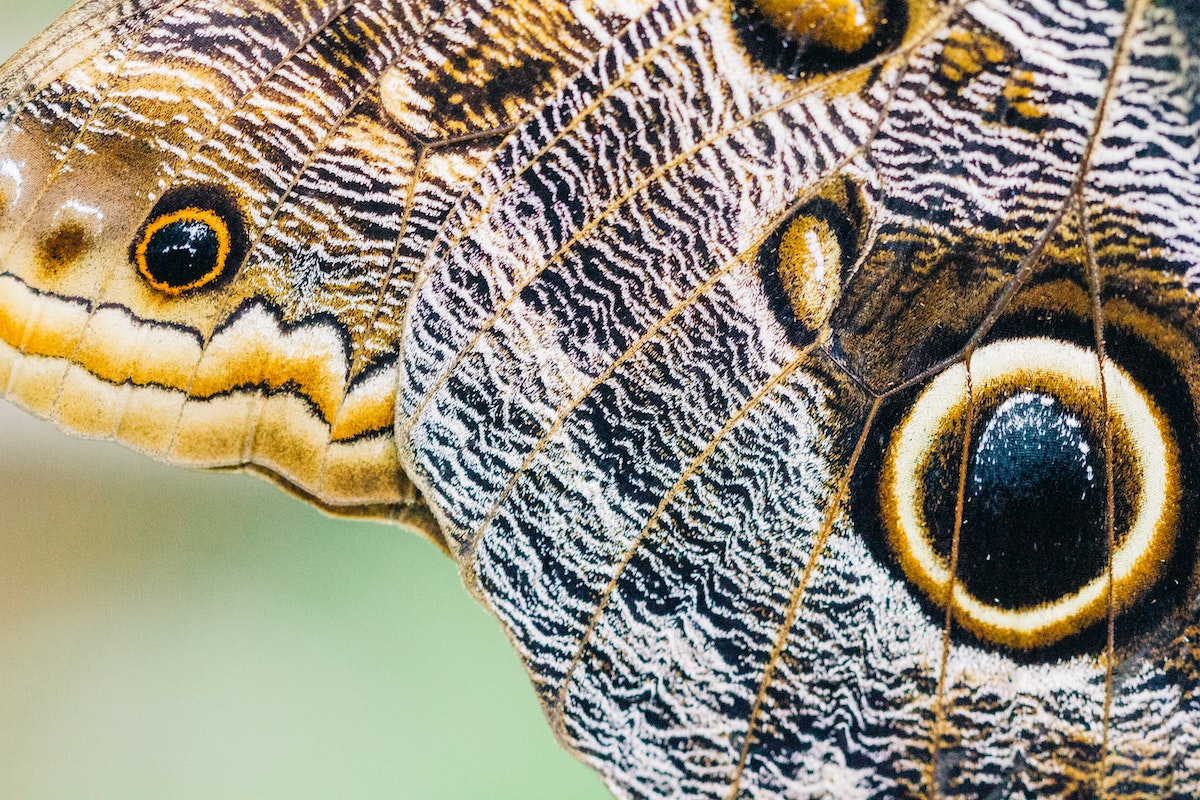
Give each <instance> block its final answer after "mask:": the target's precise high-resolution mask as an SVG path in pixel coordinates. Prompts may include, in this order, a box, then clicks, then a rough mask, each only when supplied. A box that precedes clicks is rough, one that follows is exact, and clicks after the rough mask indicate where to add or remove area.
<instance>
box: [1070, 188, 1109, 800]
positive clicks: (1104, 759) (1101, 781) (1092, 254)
mask: <svg viewBox="0 0 1200 800" xmlns="http://www.w3.org/2000/svg"><path fill="white" fill-rule="evenodd" d="M1083 195H1084V193H1083V192H1082V191H1081V192H1080V193H1079V198H1078V200H1077V202H1076V208H1077V209H1078V210H1077V212H1076V213H1077V214H1078V215H1079V230H1080V236H1082V238H1083V251H1084V255H1085V257H1086V259H1087V282H1088V296H1089V299H1090V300H1091V312H1092V328H1093V333H1094V335H1095V338H1096V362H1097V363H1096V367H1097V370H1098V372H1099V373H1100V412H1101V413H1100V421H1101V425H1102V426H1103V428H1102V437H1103V446H1104V528H1105V534H1106V536H1107V540H1106V547H1107V561H1106V563H1105V567H1104V568H1105V571H1106V572H1107V574H1108V587H1107V594H1108V603H1107V604H1108V613H1107V619H1106V620H1105V628H1106V630H1105V641H1104V727H1103V731H1102V733H1101V738H1100V760H1099V763H1098V764H1097V771H1098V774H1097V776H1096V784H1097V786H1098V787H1099V796H1100V798H1104V797H1105V795H1106V790H1107V786H1106V782H1107V776H1108V761H1109V742H1108V737H1109V728H1110V726H1111V724H1112V700H1113V664H1114V659H1115V656H1114V649H1115V644H1114V638H1115V636H1114V629H1115V626H1116V614H1117V610H1116V607H1115V606H1114V605H1113V555H1114V553H1115V552H1116V549H1117V540H1116V530H1115V523H1116V520H1115V515H1116V505H1115V502H1116V501H1115V497H1114V487H1113V433H1112V418H1111V416H1112V415H1111V411H1110V404H1109V400H1108V377H1107V375H1106V370H1105V367H1106V366H1107V364H1108V355H1107V353H1106V352H1105V344H1104V303H1103V300H1102V299H1101V290H1102V288H1103V283H1102V280H1103V279H1102V277H1101V275H1100V264H1099V261H1098V260H1097V258H1096V243H1095V240H1094V238H1093V235H1092V226H1091V223H1090V222H1089V221H1088V213H1087V207H1086V204H1085V203H1084V197H1083Z"/></svg>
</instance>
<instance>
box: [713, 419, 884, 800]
mask: <svg viewBox="0 0 1200 800" xmlns="http://www.w3.org/2000/svg"><path fill="white" fill-rule="evenodd" d="M881 402H882V400H881V399H879V398H876V399H875V401H874V402H872V403H871V407H870V410H869V411H867V416H866V419H865V420H864V421H863V425H862V431H861V433H859V435H858V441H857V442H855V445H854V452H853V453H851V455H850V460H849V461H848V462H847V464H846V468H845V470H844V471H843V473H842V475H841V476H840V478H839V479H838V485H837V491H836V492H835V493H834V496H833V500H832V502H831V503H830V504H829V507H828V508H827V509H826V511H825V517H824V519H823V520H822V522H821V527H820V529H819V530H818V531H817V535H816V536H815V537H814V538H813V544H812V549H811V550H810V551H809V553H808V559H807V561H806V563H805V565H804V571H803V572H802V573H801V574H800V577H799V579H798V581H797V582H796V585H795V586H794V587H792V594H791V598H790V600H789V601H788V606H787V611H786V612H785V614H784V617H783V622H782V624H781V625H780V626H779V630H778V632H777V633H776V635H775V644H774V646H772V648H771V652H770V654H769V655H768V656H767V661H766V664H765V666H764V668H763V674H762V678H761V680H760V681H759V684H758V692H757V694H756V695H755V697H754V703H753V704H752V705H751V707H750V714H749V717H748V718H747V720H746V733H745V738H744V739H743V740H742V748H741V752H740V753H739V754H738V760H737V765H736V766H735V767H734V769H733V772H732V773H731V774H730V776H729V800H738V797H739V796H740V793H741V784H742V773H743V772H744V770H745V768H746V761H747V759H748V758H749V757H750V748H751V746H752V745H753V744H754V731H755V729H756V727H757V726H758V722H759V719H760V718H761V715H762V708H763V703H764V702H765V701H766V698H767V692H768V690H769V689H770V687H771V681H772V680H773V679H774V677H775V671H776V668H777V667H778V665H779V659H781V658H782V657H783V653H784V651H785V650H786V649H787V640H788V636H789V635H790V633H791V629H792V624H793V623H794V622H795V621H796V616H797V615H798V613H799V611H800V602H801V600H802V598H803V597H804V594H805V589H807V588H808V582H809V581H810V580H811V579H812V576H813V573H815V572H816V569H817V562H818V561H819V560H820V558H821V554H822V553H823V552H824V551H825V544H826V543H827V542H828V541H829V537H830V536H831V535H832V534H833V527H834V525H836V524H837V521H838V519H839V518H840V517H841V513H842V508H843V507H844V505H845V502H846V498H847V496H848V495H849V493H850V480H851V478H853V476H854V468H855V467H856V466H857V465H858V459H859V457H860V456H861V455H862V451H863V447H864V446H865V445H866V442H867V436H868V435H869V434H870V432H871V428H872V426H873V425H874V422H875V414H876V412H878V411H879V405H880V403H881Z"/></svg>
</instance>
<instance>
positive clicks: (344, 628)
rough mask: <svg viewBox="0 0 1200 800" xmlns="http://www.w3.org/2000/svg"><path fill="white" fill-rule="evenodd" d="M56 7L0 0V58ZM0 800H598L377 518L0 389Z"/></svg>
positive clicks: (508, 674)
mask: <svg viewBox="0 0 1200 800" xmlns="http://www.w3.org/2000/svg"><path fill="white" fill-rule="evenodd" d="M68 5H69V3H67V2H64V0H39V1H38V2H31V1H30V0H0V59H3V58H7V56H8V55H9V54H10V53H11V52H13V51H14V50H16V49H17V48H18V47H19V46H20V45H21V44H23V43H24V41H25V40H27V39H28V38H29V37H31V36H33V35H34V34H35V33H37V31H38V30H40V29H41V28H43V27H45V26H46V25H47V24H48V23H49V22H50V21H51V20H52V19H53V18H54V17H55V16H56V15H57V14H58V13H60V12H61V11H62V10H64V9H65V8H66V7H67V6H68ZM0 552H2V555H0V797H3V798H6V800H26V799H29V800H55V799H56V798H63V799H64V800H83V799H85V798H86V799H88V800H91V799H92V798H122V800H137V799H138V798H147V799H148V800H186V799H187V798H222V799H223V800H232V799H233V798H248V799H253V800H266V799H267V798H288V800H300V799H301V798H334V797H337V798H428V799H429V800H453V799H454V798H471V800H492V799H493V798H495V799H500V798H522V800H532V799H534V798H554V799H555V800H586V799H587V798H597V799H599V798H608V797H610V795H609V794H608V793H607V792H606V791H605V790H604V788H603V786H602V784H601V783H600V781H599V780H598V779H597V778H596V777H595V776H594V775H593V774H592V772H591V771H590V770H589V769H588V768H586V767H584V766H583V765H581V764H579V763H577V762H576V761H574V760H573V759H572V758H571V757H570V756H569V755H567V754H566V753H565V752H563V751H561V750H559V749H558V747H557V745H556V744H555V743H554V740H553V738H552V736H551V734H550V731H549V727H548V726H547V725H546V723H545V721H544V719H543V717H542V714H541V710H540V709H539V707H538V704H537V701H536V700H535V698H534V694H533V690H532V689H531V688H530V686H529V683H528V681H527V679H526V678H525V675H524V672H523V670H522V669H521V666H520V664H519V662H518V660H517V657H516V655H515V653H514V652H513V651H512V649H511V648H510V647H509V646H508V643H507V642H506V640H505V638H504V636H503V634H502V633H501V631H500V627H499V625H498V624H497V623H496V621H495V620H494V619H492V618H491V616H490V615H488V614H487V613H486V612H485V611H484V610H483V609H481V608H480V607H479V606H477V605H476V604H475V602H474V601H473V600H472V599H471V598H470V596H469V595H468V594H467V592H466V590H465V589H463V587H462V585H461V583H460V581H459V578H458V574H457V572H456V571H455V569H454V566H453V564H452V563H451V562H450V560H449V559H447V558H446V557H445V556H443V555H442V554H441V553H439V552H438V551H437V550H436V549H435V548H434V547H433V546H432V545H430V544H428V543H426V542H425V541H424V540H422V539H420V538H418V537H417V536H415V535H412V534H410V533H407V532H405V531H402V530H399V529H397V528H393V527H388V526H384V525H378V524H371V523H361V522H360V523H352V522H344V521H339V520H333V519H329V518H327V517H324V516H322V515H321V514H319V513H318V512H316V511H314V510H312V509H310V508H309V507H307V506H306V505H304V504H303V503H301V502H300V501H298V500H294V499H292V498H290V497H288V496H286V495H285V494H284V493H283V492H281V491H279V490H278V489H276V488H274V487H273V486H270V485H268V484H266V483H264V482H262V481H259V480H257V479H255V478H251V477H248V476H244V475H218V474H207V473H197V472H191V471H187V470H181V469H176V468H170V467H166V466H162V465H159V464H156V463H154V462H152V461H150V460H149V459H146V458H144V457H141V456H139V455H136V454H133V453H130V452H127V451H125V450H123V449H122V448H119V447H116V446H113V445H108V444H102V443H96V442H81V441H76V440H72V439H68V438H67V437H65V436H64V435H62V434H60V433H58V432H57V431H56V430H54V429H53V428H51V427H50V426H48V425H45V424H43V423H39V422H36V421H34V420H33V419H32V418H30V417H29V416H27V415H25V414H23V413H22V412H20V411H18V410H16V409H14V408H13V407H11V406H9V405H8V404H6V403H4V402H2V401H0Z"/></svg>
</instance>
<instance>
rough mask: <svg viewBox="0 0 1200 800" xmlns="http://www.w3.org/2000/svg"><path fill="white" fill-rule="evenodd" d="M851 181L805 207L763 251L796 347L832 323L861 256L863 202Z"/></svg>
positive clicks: (766, 280)
mask: <svg viewBox="0 0 1200 800" xmlns="http://www.w3.org/2000/svg"><path fill="white" fill-rule="evenodd" d="M859 194H860V193H859V191H858V187H856V186H855V185H854V184H853V183H851V182H850V181H839V182H835V183H833V184H832V185H831V186H830V187H829V188H828V189H827V190H826V191H825V192H823V193H822V194H821V195H820V196H818V197H816V198H814V199H812V200H810V201H809V202H807V203H805V204H804V205H803V206H801V208H800V209H799V210H797V211H796V212H795V213H794V214H792V216H791V217H790V218H789V219H788V220H787V221H785V222H784V223H783V224H782V225H780V226H779V228H778V229H777V230H776V231H775V233H773V234H772V235H771V236H770V237H769V238H768V239H767V240H766V241H765V242H764V243H763V245H762V247H761V248H760V249H759V253H758V262H759V273H760V275H761V277H762V281H763V286H764V288H765V291H766V294H767V297H768V300H769V302H770V304H771V307H772V309H773V310H774V311H775V316H776V318H777V319H778V320H779V322H780V324H781V325H782V326H783V327H784V329H785V330H786V331H787V332H788V336H789V338H790V339H791V340H792V343H793V344H795V345H797V346H799V345H802V344H805V343H807V342H809V341H812V340H813V338H815V337H816V335H817V334H818V332H819V331H820V329H821V328H823V327H824V326H825V325H826V323H827V322H828V321H829V316H830V314H831V313H832V312H833V308H834V305H835V304H836V302H837V299H838V293H839V291H840V289H841V284H842V275H843V274H845V272H846V271H847V270H848V269H850V267H851V266H852V265H853V263H854V262H855V260H856V259H857V258H858V254H859V252H858V251H859V239H860V238H861V236H862V227H863V214H862V199H861V197H860V196H859Z"/></svg>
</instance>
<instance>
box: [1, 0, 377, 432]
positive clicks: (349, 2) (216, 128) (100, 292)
mask: <svg viewBox="0 0 1200 800" xmlns="http://www.w3.org/2000/svg"><path fill="white" fill-rule="evenodd" d="M357 1H358V0H345V3H344V5H342V6H339V8H338V10H337V11H336V12H335V13H334V14H333V15H332V16H331V17H330V19H331V20H333V19H336V18H337V17H339V16H341V15H342V14H344V13H346V11H347V10H348V9H349V8H350V7H351V6H353V5H354V3H355V2H357ZM157 21H158V20H157V19H156V20H155V22H157ZM327 27H328V23H326V24H324V25H322V26H321V27H319V28H314V30H313V32H312V33H311V34H310V35H309V36H308V37H307V38H305V39H304V40H303V41H302V42H299V43H297V46H296V47H295V48H293V49H292V50H291V51H290V52H289V53H288V54H287V56H285V57H284V58H283V59H282V60H281V61H280V62H279V63H277V64H275V65H274V66H273V67H272V68H271V69H270V70H268V71H267V72H266V73H265V74H264V75H263V77H262V78H261V79H260V80H259V81H258V82H257V83H256V84H255V85H254V86H253V87H250V88H248V89H247V90H246V91H245V92H244V93H243V94H242V95H241V96H240V97H239V98H238V101H237V102H236V103H234V104H233V105H232V106H230V107H229V108H228V109H227V110H226V112H225V113H224V114H223V115H222V116H221V118H220V119H219V120H218V121H217V122H216V123H215V124H214V125H213V126H212V127H211V128H210V130H211V131H212V134H211V135H210V137H209V138H208V139H199V140H197V141H195V142H193V143H192V146H191V147H189V148H188V150H187V152H186V154H185V155H184V156H183V157H182V158H181V159H180V161H179V167H180V168H182V167H183V166H186V165H187V164H188V163H190V162H191V160H192V158H194V157H195V155H196V154H197V153H198V152H200V150H201V149H202V148H203V147H204V146H205V145H206V144H208V143H209V142H211V141H212V136H213V135H215V134H217V133H219V132H220V131H221V129H222V128H223V127H224V126H225V125H226V123H228V121H229V120H230V119H231V118H232V117H233V116H234V115H235V114H236V113H237V112H238V111H239V110H240V109H242V108H243V106H244V104H245V103H246V102H247V100H248V98H250V97H251V96H253V95H254V94H255V93H256V92H258V91H259V90H260V89H262V87H263V86H265V85H266V84H267V82H268V81H270V80H271V79H272V78H273V77H274V76H275V75H277V74H278V73H279V70H280V69H281V68H282V67H283V66H284V65H286V64H288V63H290V62H291V60H292V59H293V58H294V57H295V56H296V55H297V54H298V53H300V52H301V51H302V50H303V49H304V48H306V47H308V46H309V45H310V44H311V43H312V42H313V41H314V40H315V39H316V38H317V37H318V36H320V35H321V33H322V32H323V31H324V30H325V28H327ZM152 29H153V23H152V24H150V25H148V26H147V27H146V28H145V29H144V30H143V31H141V33H140V35H139V37H138V41H139V42H140V41H141V40H142V38H143V37H145V36H146V35H147V34H148V33H149V32H150V31H151V30H152ZM135 47H136V45H135ZM133 50H134V47H131V48H130V51H129V53H130V54H131V53H132V52H133ZM126 58H128V55H127V56H126ZM114 83H115V82H114ZM113 90H114V85H112V84H110V86H109V87H107V88H106V91H105V97H106V98H107V97H108V96H109V95H110V94H111V92H112V91H113ZM104 105H105V101H104V100H101V101H99V102H97V103H96V104H95V106H94V112H95V111H98V110H99V109H100V108H102V107H103V106H104ZM94 112H93V113H94ZM92 118H93V117H92V116H91V115H89V120H88V122H87V123H85V124H84V125H83V126H82V127H81V128H80V130H79V134H78V135H77V138H76V140H75V141H76V142H79V141H81V139H82V137H83V136H84V135H85V134H86V133H87V131H88V128H89V127H90V124H91V120H92ZM74 150H75V148H74V146H72V148H71V150H70V151H68V153H67V155H66V157H65V158H64V159H63V161H62V163H61V164H59V166H58V168H57V169H56V170H55V172H54V174H53V175H51V176H50V177H49V178H47V180H46V181H45V182H44V183H43V187H42V191H41V192H40V193H39V195H38V198H39V199H40V198H41V197H43V196H45V194H46V192H48V191H49V189H50V186H51V185H52V184H53V183H54V181H55V180H57V178H58V177H59V176H61V175H62V174H63V173H64V171H65V169H66V165H67V163H68V161H69V159H70V156H71V154H72V153H73V152H74ZM36 207H37V201H36V200H35V201H34V202H33V203H32V204H31V206H30V208H31V212H30V214H29V215H28V216H27V217H26V218H25V220H24V221H22V222H21V223H20V225H19V226H18V227H19V229H21V230H23V229H24V228H25V226H26V225H28V223H29V222H30V221H31V219H32V215H33V213H35V212H36ZM147 210H148V207H147ZM18 238H19V237H18ZM14 241H16V239H14ZM111 276H112V273H111V272H109V273H106V276H105V278H104V279H102V280H101V282H100V285H99V286H98V288H97V295H96V296H97V298H102V297H104V296H105V295H106V294H107V293H108V290H107V287H108V281H109V280H110V279H111ZM100 308H101V303H99V302H94V303H92V304H91V307H90V308H89V310H88V315H87V319H86V320H85V321H84V324H83V327H82V328H81V331H83V332H84V333H82V334H81V335H80V337H79V339H78V340H77V341H76V343H75V348H74V350H73V351H72V354H71V356H70V359H69V360H70V361H71V362H74V361H75V360H76V356H77V354H78V352H79V350H80V348H82V347H84V346H85V344H86V341H87V338H86V331H87V330H88V329H89V328H90V327H91V324H92V320H93V319H94V318H95V316H96V314H97V313H98V312H99V310H100ZM197 367H198V364H197ZM194 376H195V373H194V372H193V376H192V377H193V379H194ZM189 380H191V379H189ZM65 390H66V383H65V382H64V383H63V384H61V385H60V386H59V388H58V391H57V392H56V394H55V397H54V402H53V404H52V406H51V407H52V408H57V406H58V403H59V401H60V400H61V399H62V396H63V392H64V391H65ZM182 413H183V411H182V409H181V410H180V412H179V415H180V416H182ZM115 424H116V425H117V426H119V425H120V418H118V419H117V421H116V423H115ZM174 427H175V429H176V430H178V427H179V426H178V417H177V424H176V425H175V426H174ZM175 439H176V433H174V432H173V433H172V434H171V444H170V447H172V448H173V447H174V445H175Z"/></svg>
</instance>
